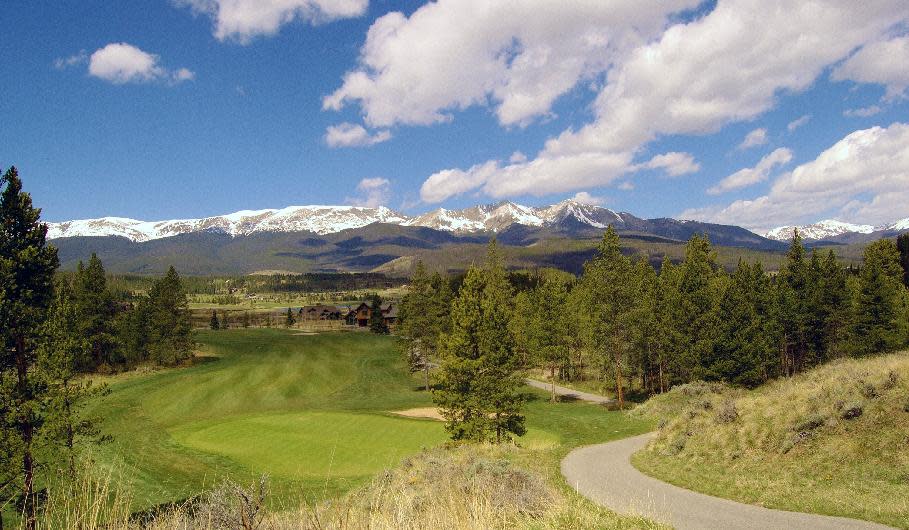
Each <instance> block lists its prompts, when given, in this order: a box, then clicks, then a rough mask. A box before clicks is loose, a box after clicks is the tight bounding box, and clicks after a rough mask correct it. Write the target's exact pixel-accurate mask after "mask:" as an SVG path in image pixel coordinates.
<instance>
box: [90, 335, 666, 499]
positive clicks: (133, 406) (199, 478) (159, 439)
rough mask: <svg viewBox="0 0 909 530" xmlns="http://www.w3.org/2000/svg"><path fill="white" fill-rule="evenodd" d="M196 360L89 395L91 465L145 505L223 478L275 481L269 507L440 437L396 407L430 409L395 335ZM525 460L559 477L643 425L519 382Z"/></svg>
mask: <svg viewBox="0 0 909 530" xmlns="http://www.w3.org/2000/svg"><path fill="white" fill-rule="evenodd" d="M197 339H198V341H199V343H200V353H201V354H202V356H201V357H200V358H199V360H198V362H197V363H196V364H195V365H194V366H191V367H187V368H177V369H171V370H162V371H156V372H148V373H137V372H134V373H130V374H123V375H119V376H115V377H113V378H112V379H111V380H110V383H111V390H112V391H111V393H110V394H109V395H107V396H104V397H102V398H99V399H98V400H97V401H96V402H94V403H93V404H92V408H93V411H94V412H96V413H98V414H100V415H102V416H103V417H104V423H103V426H102V428H103V430H104V432H106V433H109V434H111V435H113V438H114V441H113V443H111V444H106V445H103V446H101V447H99V448H97V449H96V450H95V453H94V458H95V460H96V461H97V463H98V467H99V468H102V469H106V470H108V471H109V472H110V473H111V476H113V477H115V479H116V481H117V482H120V483H122V484H125V485H127V486H128V487H129V489H130V490H132V497H133V507H134V508H137V509H142V508H147V507H150V506H154V505H157V504H160V503H165V502H170V501H177V500H180V499H185V498H188V497H191V496H194V495H196V494H198V493H199V492H201V491H203V490H205V489H207V488H210V487H212V486H213V485H215V484H217V483H218V482H219V481H220V480H222V479H223V478H224V477H228V476H229V477H231V478H232V479H234V480H237V481H239V482H242V483H249V482H251V481H254V480H255V479H256V478H257V477H258V476H259V475H260V474H262V473H268V474H269V475H270V477H271V489H272V492H273V493H272V495H271V497H270V498H271V502H272V503H273V504H275V505H278V506H294V505H296V504H298V503H299V501H300V499H301V498H303V499H307V500H313V499H320V498H331V497H337V496H339V495H341V494H342V493H344V492H347V491H349V490H351V489H354V488H356V487H358V486H362V485H364V484H366V483H368V482H369V481H370V479H371V478H372V477H374V476H375V475H376V474H378V473H379V472H380V471H381V470H383V469H386V468H389V467H394V466H396V465H397V464H398V463H399V462H400V461H401V460H402V459H403V458H405V457H406V456H408V455H414V454H417V453H420V452H421V451H422V450H423V449H424V448H425V449H429V448H432V447H438V446H440V445H442V444H443V443H444V441H445V440H446V439H447V435H446V433H445V431H444V429H443V425H442V424H441V423H439V422H435V421H430V420H421V419H410V418H403V417H400V416H397V415H394V414H392V413H391V412H392V411H400V410H404V409H409V408H415V407H426V406H429V405H431V402H430V399H429V396H428V394H427V393H426V392H423V391H421V390H420V389H419V388H420V381H418V380H417V378H411V377H410V376H409V375H408V373H407V371H406V368H405V367H404V364H403V360H402V359H401V356H400V355H399V354H398V352H397V351H396V350H395V348H394V342H393V341H394V339H393V338H390V337H385V336H376V335H371V334H366V333H325V334H320V335H303V334H300V333H299V332H296V331H293V330H278V329H250V330H242V329H236V330H228V331H220V332H211V331H205V332H200V333H199V334H198V337H197ZM528 393H529V398H530V402H529V403H528V405H527V407H526V414H527V427H528V433H527V435H526V436H524V437H523V438H521V439H520V440H519V444H520V445H521V446H522V447H524V451H528V453H524V452H522V453H520V454H518V455H517V456H515V458H516V459H519V460H520V459H524V460H523V461H525V462H527V463H532V465H533V466H536V467H537V468H538V469H540V472H541V473H542V474H543V475H545V476H546V478H547V480H549V481H550V482H551V483H556V482H558V480H557V478H558V462H559V460H560V458H561V456H562V455H564V454H565V453H566V452H567V451H568V450H569V449H570V448H571V447H575V446H577V445H581V444H587V443H594V442H599V441H603V440H608V439H615V438H619V437H624V436H631V435H634V434H638V433H641V432H645V431H646V430H648V429H650V428H652V425H651V423H650V422H648V421H644V420H640V419H635V418H630V417H628V416H627V415H624V414H621V413H617V412H609V411H606V410H605V409H603V408H602V407H597V406H594V405H590V404H585V403H557V404H552V403H549V402H548V400H547V398H548V396H547V395H546V393H545V392H536V391H533V390H531V389H529V388H528Z"/></svg>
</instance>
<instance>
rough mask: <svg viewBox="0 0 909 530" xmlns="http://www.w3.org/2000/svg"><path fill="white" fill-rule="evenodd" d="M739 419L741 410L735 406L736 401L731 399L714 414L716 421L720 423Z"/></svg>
mask: <svg viewBox="0 0 909 530" xmlns="http://www.w3.org/2000/svg"><path fill="white" fill-rule="evenodd" d="M737 419H739V411H738V409H737V408H736V407H735V401H733V400H731V399H727V400H726V401H724V402H723V405H722V406H721V407H720V408H719V410H717V411H716V415H715V416H714V421H716V422H717V423H719V424H724V423H732V422H734V421H735V420H737Z"/></svg>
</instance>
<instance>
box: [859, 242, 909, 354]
mask: <svg viewBox="0 0 909 530" xmlns="http://www.w3.org/2000/svg"><path fill="white" fill-rule="evenodd" d="M853 311H854V315H853V318H852V329H851V348H852V352H853V354H855V355H867V354H870V353H878V352H884V351H890V350H893V349H895V348H898V347H900V346H902V345H904V344H905V343H906V340H907V326H909V323H907V322H906V291H905V288H904V286H903V285H902V267H901V266H900V264H899V251H898V250H897V249H896V245H895V244H894V243H893V241H891V240H889V239H882V240H880V241H875V242H874V243H871V244H870V245H868V246H867V247H865V252H864V263H863V265H862V271H861V274H860V276H859V289H858V292H857V293H856V294H855V298H854V300H853Z"/></svg>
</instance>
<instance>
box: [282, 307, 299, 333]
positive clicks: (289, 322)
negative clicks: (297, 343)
mask: <svg viewBox="0 0 909 530" xmlns="http://www.w3.org/2000/svg"><path fill="white" fill-rule="evenodd" d="M296 322H297V321H296V320H295V319H294V312H293V311H292V310H291V309H290V308H289V307H288V308H287V313H286V314H285V315H284V327H286V328H289V327H291V326H293V325H294V324H296Z"/></svg>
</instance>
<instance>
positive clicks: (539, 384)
mask: <svg viewBox="0 0 909 530" xmlns="http://www.w3.org/2000/svg"><path fill="white" fill-rule="evenodd" d="M524 382H525V383H527V384H528V385H530V386H532V387H534V388H539V389H541V390H545V391H547V392H550V391H551V390H552V385H551V384H550V383H547V382H546V381H537V380H536V379H525V380H524ZM555 393H556V394H557V395H560V396H565V397H567V398H571V399H579V400H581V401H589V402H591V403H599V404H601V405H603V404H607V403H612V402H614V401H615V400H614V399H612V398H608V397H604V396H599V395H597V394H590V393H588V392H581V391H580V390H575V389H573V388H568V387H564V386H559V385H556V387H555Z"/></svg>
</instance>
